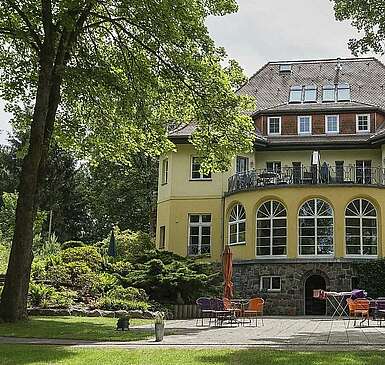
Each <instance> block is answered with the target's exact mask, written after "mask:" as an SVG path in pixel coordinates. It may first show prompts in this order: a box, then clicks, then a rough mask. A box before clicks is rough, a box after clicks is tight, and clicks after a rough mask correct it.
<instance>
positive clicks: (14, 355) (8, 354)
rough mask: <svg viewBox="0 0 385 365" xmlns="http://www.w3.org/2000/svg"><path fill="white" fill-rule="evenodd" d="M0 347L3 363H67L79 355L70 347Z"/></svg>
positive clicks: (10, 364)
mask: <svg viewBox="0 0 385 365" xmlns="http://www.w3.org/2000/svg"><path fill="white" fill-rule="evenodd" d="M0 349H1V350H0V351H1V353H0V363H1V365H32V364H57V363H59V362H60V363H62V362H63V363H64V364H66V363H67V361H71V359H74V358H75V357H76V356H77V354H76V352H73V351H71V349H70V348H68V347H67V348H66V347H56V346H45V347H41V346H27V345H26V346H21V345H17V346H14V345H0Z"/></svg>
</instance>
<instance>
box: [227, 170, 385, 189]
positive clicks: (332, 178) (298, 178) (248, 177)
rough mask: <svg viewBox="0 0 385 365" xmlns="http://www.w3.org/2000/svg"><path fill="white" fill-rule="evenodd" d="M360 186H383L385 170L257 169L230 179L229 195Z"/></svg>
mask: <svg viewBox="0 0 385 365" xmlns="http://www.w3.org/2000/svg"><path fill="white" fill-rule="evenodd" d="M316 184H321V185H329V184H358V185H384V184H385V179H384V169H383V168H381V167H370V168H369V167H360V166H329V165H322V166H321V167H318V166H316V165H314V166H298V167H295V166H294V167H283V168H281V169H280V170H276V171H269V170H267V169H256V170H251V171H248V172H244V173H238V174H235V175H233V176H231V177H230V178H229V180H228V193H234V192H237V191H242V190H249V189H255V188H260V187H265V186H272V185H273V186H274V185H279V186H281V185H282V186H285V185H316Z"/></svg>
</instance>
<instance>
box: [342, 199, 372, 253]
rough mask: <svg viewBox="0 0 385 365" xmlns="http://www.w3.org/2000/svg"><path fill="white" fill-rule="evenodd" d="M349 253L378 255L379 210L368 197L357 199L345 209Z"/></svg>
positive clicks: (347, 249) (347, 251)
mask: <svg viewBox="0 0 385 365" xmlns="http://www.w3.org/2000/svg"><path fill="white" fill-rule="evenodd" d="M345 240H346V254H347V255H377V212H376V208H375V207H374V205H373V204H372V203H371V202H370V201H368V200H366V199H355V200H353V201H352V202H350V203H349V204H348V206H347V207H346V211H345Z"/></svg>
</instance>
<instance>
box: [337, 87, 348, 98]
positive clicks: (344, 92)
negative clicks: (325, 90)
mask: <svg viewBox="0 0 385 365" xmlns="http://www.w3.org/2000/svg"><path fill="white" fill-rule="evenodd" d="M337 101H350V86H349V84H338V85H337Z"/></svg>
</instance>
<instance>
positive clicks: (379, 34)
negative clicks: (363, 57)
mask: <svg viewBox="0 0 385 365" xmlns="http://www.w3.org/2000/svg"><path fill="white" fill-rule="evenodd" d="M332 1H333V2H334V11H335V15H336V19H337V20H340V21H343V20H350V21H351V24H352V25H353V26H354V27H355V28H357V30H358V31H359V32H360V33H361V38H360V39H350V40H349V48H350V49H351V51H352V52H353V54H354V55H355V56H357V55H358V54H359V53H367V52H369V51H370V50H371V49H372V50H373V51H374V52H376V53H380V54H384V52H385V48H384V40H385V2H384V1H378V0H366V1H362V0H332Z"/></svg>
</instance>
